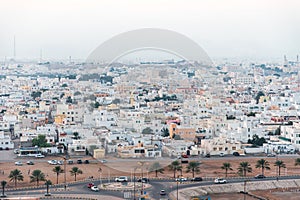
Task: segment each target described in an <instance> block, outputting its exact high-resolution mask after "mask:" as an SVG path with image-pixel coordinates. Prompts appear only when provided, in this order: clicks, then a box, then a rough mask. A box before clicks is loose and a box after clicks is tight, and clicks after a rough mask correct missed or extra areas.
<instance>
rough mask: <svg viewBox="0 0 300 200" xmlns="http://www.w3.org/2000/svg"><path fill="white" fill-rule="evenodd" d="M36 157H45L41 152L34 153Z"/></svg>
mask: <svg viewBox="0 0 300 200" xmlns="http://www.w3.org/2000/svg"><path fill="white" fill-rule="evenodd" d="M35 157H36V158H45V156H44V155H43V154H41V153H39V154H36V155H35Z"/></svg>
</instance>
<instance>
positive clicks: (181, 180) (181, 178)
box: [175, 177, 187, 182]
mask: <svg viewBox="0 0 300 200" xmlns="http://www.w3.org/2000/svg"><path fill="white" fill-rule="evenodd" d="M175 181H178V182H184V181H187V178H184V177H180V178H176V179H175Z"/></svg>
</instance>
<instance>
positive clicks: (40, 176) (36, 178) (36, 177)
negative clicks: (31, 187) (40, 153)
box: [30, 169, 46, 186]
mask: <svg viewBox="0 0 300 200" xmlns="http://www.w3.org/2000/svg"><path fill="white" fill-rule="evenodd" d="M40 181H46V179H45V174H44V173H43V172H42V171H41V170H39V169H36V170H33V172H32V173H31V176H30V182H36V186H39V182H40Z"/></svg>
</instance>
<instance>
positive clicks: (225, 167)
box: [221, 162, 232, 177]
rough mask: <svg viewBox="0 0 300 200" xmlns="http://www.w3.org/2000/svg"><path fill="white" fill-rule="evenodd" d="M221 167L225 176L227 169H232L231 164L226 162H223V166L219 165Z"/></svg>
mask: <svg viewBox="0 0 300 200" xmlns="http://www.w3.org/2000/svg"><path fill="white" fill-rule="evenodd" d="M221 169H224V170H225V177H227V173H228V170H232V168H231V164H230V163H228V162H225V163H223V166H222V167H221Z"/></svg>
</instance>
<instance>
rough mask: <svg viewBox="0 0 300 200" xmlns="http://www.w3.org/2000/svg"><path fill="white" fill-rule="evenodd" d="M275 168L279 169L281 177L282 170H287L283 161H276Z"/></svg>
mask: <svg viewBox="0 0 300 200" xmlns="http://www.w3.org/2000/svg"><path fill="white" fill-rule="evenodd" d="M274 166H277V167H278V176H280V169H281V168H285V167H286V166H285V163H284V162H283V161H282V160H276V162H275V164H274Z"/></svg>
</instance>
